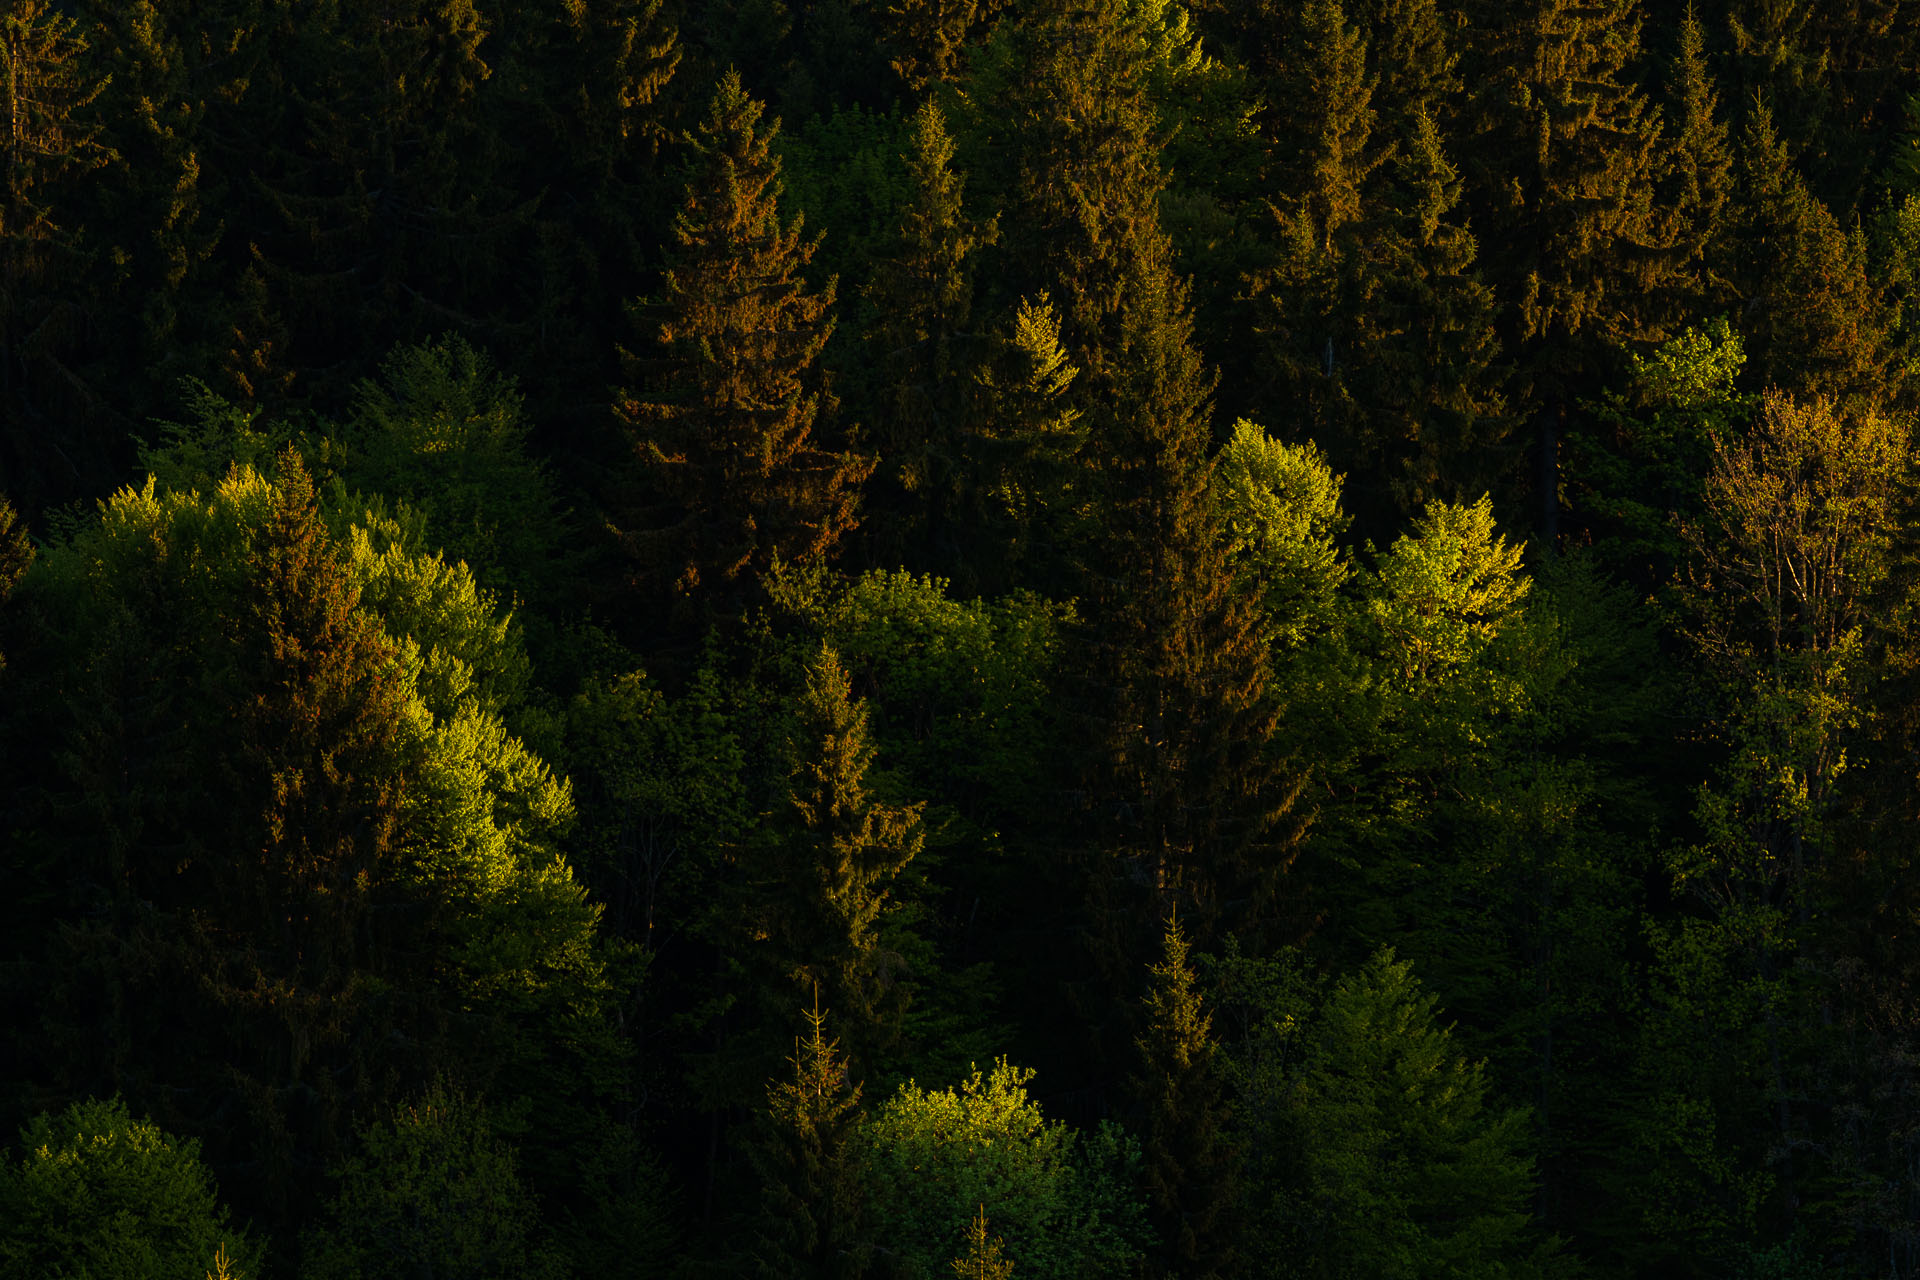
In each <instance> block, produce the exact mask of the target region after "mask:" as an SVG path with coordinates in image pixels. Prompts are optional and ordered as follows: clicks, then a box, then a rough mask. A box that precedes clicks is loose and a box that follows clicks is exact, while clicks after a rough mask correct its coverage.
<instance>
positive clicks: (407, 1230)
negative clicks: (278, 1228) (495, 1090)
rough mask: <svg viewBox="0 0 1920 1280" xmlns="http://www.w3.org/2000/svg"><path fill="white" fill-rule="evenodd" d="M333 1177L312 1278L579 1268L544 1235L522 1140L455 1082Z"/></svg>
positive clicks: (306, 1250)
mask: <svg viewBox="0 0 1920 1280" xmlns="http://www.w3.org/2000/svg"><path fill="white" fill-rule="evenodd" d="M333 1180H334V1189H333V1193H332V1195H331V1196H330V1197H329V1198H328V1201H327V1206H326V1214H325V1221H324V1223H323V1225H321V1226H319V1227H317V1228H315V1229H314V1230H313V1231H312V1232H311V1233H310V1234H309V1235H308V1236H307V1238H306V1240H305V1242H304V1247H303V1249H302V1253H303V1255H304V1257H303V1265H302V1267H301V1275H302V1276H303V1277H307V1278H308V1280H360V1278H361V1277H372V1276H388V1275H396V1274H399V1275H410V1274H431V1275H435V1276H445V1277H448V1278H449V1280H494V1278H496V1277H497V1278H498V1280H507V1278H508V1277H522V1276H525V1277H535V1278H540V1280H544V1278H546V1277H555V1278H557V1277H561V1276H564V1275H566V1274H567V1269H566V1267H565V1264H564V1262H563V1261H562V1260H561V1256H560V1255H559V1254H558V1253H557V1252H556V1251H555V1250H554V1248H553V1247H552V1245H551V1244H549V1243H548V1242H547V1241H546V1240H544V1239H543V1238H542V1237H543V1233H542V1231H541V1229H540V1225H539V1210H538V1206H537V1205H536V1204H535V1202H534V1200H533V1198H532V1196H531V1195H530V1194H529V1193H528V1192H527V1190H526V1189H525V1187H523V1186H522V1184H521V1181H520V1177H519V1174H518V1172H517V1171H516V1168H515V1160H514V1153H513V1149H512V1148H511V1147H510V1146H508V1145H507V1144H506V1143H504V1142H502V1141H501V1140H500V1138H499V1137H498V1136H496V1134H495V1133H494V1131H493V1128H492V1126H491V1125H490V1124H489V1123H488V1120H487V1115H486V1112H485V1111H484V1110H483V1109H482V1108H481V1107H480V1106H479V1105H478V1104H477V1103H474V1102H472V1101H470V1100H468V1099H466V1098H465V1097H463V1096H461V1095H460V1094H458V1093H456V1092H453V1091H452V1090H450V1089H448V1088H447V1087H446V1086H444V1085H436V1086H434V1087H433V1088H432V1089H430V1090H428V1092H427V1093H426V1094H425V1095H424V1096H423V1097H422V1098H421V1099H420V1100H419V1101H418V1102H416V1103H412V1104H409V1105H403V1106H401V1107H400V1108H398V1109H397V1110H395V1112H394V1113H393V1118H392V1119H391V1120H390V1121H376V1122H374V1123H373V1124H370V1125H368V1126H367V1127H366V1128H364V1129H362V1130H361V1131H360V1138H359V1150H358V1151H356V1152H355V1153H354V1154H353V1155H351V1156H349V1157H347V1159H346V1160H344V1161H343V1162H342V1163H341V1164H340V1165H339V1167H338V1168H337V1169H336V1170H335V1171H334V1174H333Z"/></svg>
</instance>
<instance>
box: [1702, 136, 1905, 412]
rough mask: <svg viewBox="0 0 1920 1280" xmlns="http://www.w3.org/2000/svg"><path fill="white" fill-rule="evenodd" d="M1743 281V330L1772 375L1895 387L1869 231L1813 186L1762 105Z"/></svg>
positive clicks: (1752, 152)
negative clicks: (1845, 225)
mask: <svg viewBox="0 0 1920 1280" xmlns="http://www.w3.org/2000/svg"><path fill="white" fill-rule="evenodd" d="M1740 194H1741V197H1742V198H1741V201H1740V203H1741V207H1742V208H1741V218H1740V222H1739V225H1738V226H1737V228H1736V229H1735V233H1734V234H1735V237H1736V251H1737V270H1738V275H1737V277H1736V282H1737V283H1738V285H1739V287H1740V291H1741V293H1742V294H1744V295H1745V296H1746V298H1747V300H1748V302H1747V306H1746V308H1745V309H1744V313H1743V321H1744V323H1743V326H1742V327H1743V328H1744V329H1746V330H1747V332H1748V333H1749V334H1750V335H1751V356H1752V361H1753V367H1754V370H1755V372H1756V373H1758V374H1759V375H1760V376H1761V378H1762V379H1763V380H1764V381H1765V383H1767V384H1769V385H1772V386H1777V387H1780V388H1782V389H1783V390H1787V391H1791V392H1796V393H1810V394H1815V395H1825V396H1844V395H1866V396H1883V395H1886V394H1888V393H1889V392H1891V391H1893V390H1895V389H1896V387H1897V383H1898V374H1897V371H1896V370H1894V369H1892V368H1890V367H1889V366H1890V363H1891V361H1890V352H1889V351H1888V342H1887V317H1886V314H1885V309H1884V307H1883V304H1882V301H1881V297H1880V291H1879V289H1878V288H1877V287H1876V286H1875V283H1874V280H1873V278H1872V276H1871V275H1870V273H1869V270H1868V264H1867V249H1866V240H1865V237H1864V236H1863V235H1862V234H1861V232H1860V230H1859V229H1858V228H1857V227H1856V228H1854V229H1853V230H1851V231H1848V230H1843V229H1842V228H1841V225H1840V222H1839V219H1837V218H1836V217H1834V215H1833V213H1832V212H1831V211H1830V210H1829V209H1828V208H1827V207H1826V205H1824V204H1823V203H1821V201H1820V198H1819V197H1818V196H1816V195H1815V194H1814V193H1813V192H1812V191H1811V190H1810V189H1809V188H1808V186H1807V183H1806V180H1805V179H1804V178H1803V177H1802V176H1801V174H1800V172H1799V170H1798V168H1797V167H1796V166H1795V165H1794V163H1793V161H1792V159H1791V158H1790V157H1789V155H1788V153H1787V144H1786V142H1785V141H1784V140H1783V139H1782V138H1780V136H1779V135H1778V134H1777V133H1776V132H1775V131H1774V127H1773V113H1772V111H1771V110H1770V109H1769V108H1768V107H1767V105H1766V104H1765V103H1759V104H1756V105H1755V107H1754V109H1753V112H1752V114H1751V115H1750V117H1749V118H1748V121H1747V127H1746V129H1745V130H1744V132H1743V135H1742V138H1741V146H1740Z"/></svg>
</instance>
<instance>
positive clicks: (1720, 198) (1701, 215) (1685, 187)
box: [1664, 10, 1734, 327]
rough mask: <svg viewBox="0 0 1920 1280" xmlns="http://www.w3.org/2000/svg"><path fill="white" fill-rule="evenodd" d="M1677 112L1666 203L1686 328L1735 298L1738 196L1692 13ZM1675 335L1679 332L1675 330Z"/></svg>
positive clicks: (1680, 60)
mask: <svg viewBox="0 0 1920 1280" xmlns="http://www.w3.org/2000/svg"><path fill="white" fill-rule="evenodd" d="M1671 77H1672V78H1671V84H1670V87H1669V89H1668V98H1669V100H1670V103H1671V106H1670V108H1669V111H1670V115H1671V119H1672V120H1673V122H1674V124H1673V128H1672V142H1671V144H1670V145H1669V147H1668V149H1667V153H1668V154H1667V168H1668V180H1667V184H1666V185H1667V187H1668V188H1669V190H1670V194H1668V195H1667V196H1666V198H1665V201H1664V203H1665V204H1666V207H1667V215H1668V217H1670V218H1671V219H1672V220H1673V224H1674V225H1673V227H1672V230H1671V232H1670V233H1669V235H1668V237H1666V238H1668V239H1670V240H1671V241H1672V243H1673V247H1674V259H1675V265H1676V268H1677V271H1678V273H1679V274H1678V276H1677V278H1676V279H1674V280H1673V281H1672V282H1671V284H1670V285H1669V289H1670V290H1671V292H1672V293H1673V294H1674V295H1677V297H1678V298H1679V299H1680V300H1681V302H1680V305H1681V308H1682V309H1683V310H1684V312H1685V314H1684V315H1682V316H1680V317H1677V318H1678V319H1679V321H1680V322H1681V323H1685V322H1687V321H1689V320H1693V319H1696V318H1697V317H1698V316H1699V315H1700V313H1701V312H1702V311H1703V310H1704V309H1705V308H1706V307H1707V306H1709V305H1711V304H1713V303H1715V302H1718V301H1722V300H1724V299H1725V298H1726V296H1727V290H1728V284H1727V280H1726V271H1727V267H1728V263H1727V262H1726V257H1727V243H1726V240H1727V232H1728V214H1729V210H1728V207H1727V205H1728V201H1729V200H1730V199H1731V197H1732V195H1733V178H1734V174H1733V146H1732V144H1731V142H1730V141H1729V139H1728V135H1727V126H1726V123H1725V121H1723V120H1721V119H1720V118H1719V114H1718V109H1719V98H1718V95H1717V94H1716V93H1715V91H1714V82H1713V73H1712V71H1711V70H1709V69H1708V67H1707V56H1706V32H1705V30H1704V29H1703V28H1702V27H1701V25H1700V23H1699V21H1698V20H1697V19H1696V18H1695V17H1694V15H1693V13H1692V11H1691V10H1689V11H1688V13H1687V16H1686V19H1685V21H1683V22H1682V23H1681V25H1680V43H1679V47H1678V49H1677V50H1676V51H1675V55H1674V60H1673V69H1672V72H1671ZM1668 327H1673V326H1672V325H1671V324H1669V326H1668Z"/></svg>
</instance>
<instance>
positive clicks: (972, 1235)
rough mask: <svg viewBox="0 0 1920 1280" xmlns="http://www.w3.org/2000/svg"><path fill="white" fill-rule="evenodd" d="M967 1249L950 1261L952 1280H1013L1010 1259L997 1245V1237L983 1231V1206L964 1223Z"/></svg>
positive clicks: (985, 1218)
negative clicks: (951, 1262)
mask: <svg viewBox="0 0 1920 1280" xmlns="http://www.w3.org/2000/svg"><path fill="white" fill-rule="evenodd" d="M966 1239H967V1250H966V1252H965V1253H963V1254H962V1255H960V1256H959V1257H958V1258H955V1259H954V1260H953V1274H954V1276H955V1277H956V1280H1013V1262H1012V1260H1011V1259H1009V1258H1008V1257H1007V1256H1006V1253H1005V1252H1004V1250H1003V1249H1002V1247H1001V1242H1000V1237H999V1236H990V1235H988V1234H987V1207H986V1206H985V1205H981V1206H980V1211H979V1212H978V1213H976V1214H974V1215H973V1221H972V1222H971V1223H969V1224H968V1225H967V1237H966Z"/></svg>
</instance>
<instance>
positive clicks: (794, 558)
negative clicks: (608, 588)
mask: <svg viewBox="0 0 1920 1280" xmlns="http://www.w3.org/2000/svg"><path fill="white" fill-rule="evenodd" d="M763 110H764V108H763V107H762V106H761V104H760V103H759V102H757V101H755V100H754V99H753V98H752V97H750V96H749V95H748V94H747V92H746V90H745V89H744V88H742V87H741V83H740V77H739V76H738V75H737V74H735V73H731V72H730V73H728V75H727V76H726V77H724V78H723V79H722V80H721V82H720V85H719V88H718V89H717V90H716V92H715V95H714V98H713V101H712V104H711V105H710V107H709V108H708V111H707V115H706V118H705V119H704V120H703V121H702V122H701V124H700V127H699V129H698V131H697V132H696V133H695V134H694V135H693V136H692V137H691V138H690V140H689V145H690V146H691V147H692V149H693V156H694V164H693V167H692V168H690V170H689V173H688V185H687V194H686V199H685V201H684V202H683V205H682V208H681V211H680V214H679V216H678V217H677V218H676V219H675V223H674V241H675V245H676V248H677V253H676V255H675V261H674V265H673V267H672V269H671V270H669V271H668V272H667V274H666V279H665V284H664V289H663V296H662V299H661V302H660V304H659V307H658V308H657V312H656V315H657V326H656V327H655V335H656V336H657V344H658V356H657V359H653V360H651V361H650V362H649V361H638V360H634V359H632V358H628V359H627V364H628V372H629V376H630V377H636V378H637V380H638V381H640V382H642V383H643V384H644V385H642V386H635V387H630V388H629V389H627V390H625V391H622V392H621V393H620V394H619V396H618V398H617V400H616V402H615V406H614V408H615V412H616V414H617V415H618V416H619V418H620V420H621V421H622V422H623V423H624V424H625V426H626V428H627V430H628V432H629V438H630V440H631V442H632V445H633V450H634V455H635V458H636V460H637V461H638V464H639V475H638V477H637V478H638V480H639V482H640V483H641V485H642V486H643V488H642V491H641V492H640V494H639V495H637V496H636V498H635V499H634V500H630V501H628V502H627V503H625V504H624V505H625V506H626V509H627V510H628V511H630V512H632V513H633V514H632V516H630V517H623V519H622V523H623V525H624V532H623V535H622V536H623V540H624V542H625V544H626V545H627V547H628V549H629V550H630V551H631V552H632V553H633V554H634V555H635V556H636V557H637V560H638V564H639V572H640V574H641V576H642V577H643V578H645V579H647V580H649V581H652V582H653V583H654V584H655V585H657V586H664V587H667V588H669V589H670V591H671V592H673V593H675V594H677V595H680V596H682V597H685V596H687V595H688V594H689V593H692V592H694V591H695V590H696V589H697V588H699V587H700V586H701V584H703V583H705V584H707V586H708V587H710V588H712V589H714V590H718V591H723V592H724V591H738V590H739V589H740V587H741V586H742V585H745V583H746V582H750V581H751V580H752V579H754V578H756V577H757V576H758V575H759V574H761V573H764V572H765V571H766V570H768V569H769V568H771V567H772V566H773V565H774V564H776V563H787V564H805V563H809V562H811V561H813V560H815V559H818V558H820V557H823V556H825V555H826V554H828V553H829V552H830V551H831V550H832V549H833V547H834V545H835V544H836V543H837V542H838V541H839V540H840V538H841V536H842V535H843V534H844V533H845V532H846V531H847V530H848V529H849V528H850V527H851V526H852V524H853V521H854V509H855V506H856V504H857V503H858V500H859V485H860V484H861V482H862V481H864V480H865V479H866V477H867V475H868V473H869V472H870V471H871V470H872V469H873V463H872V461H871V460H870V459H868V458H864V457H861V456H858V455H855V454H852V453H841V452H835V451H833V450H831V449H828V448H826V447H824V441H823V440H822V439H820V438H816V437H815V434H814V429H815V426H816V421H817V420H818V419H821V418H822V417H826V418H831V416H832V412H833V407H834V404H835V401H834V399H833V396H832V394H831V393H830V392H827V391H825V390H824V389H823V388H822V386H821V383H820V378H819V375H818V373H817V372H816V371H815V370H814V369H813V365H814V362H815V361H816V360H818V359H819V356H820V353H821V351H822V350H823V349H824V348H825V346H826V343H827V339H828V338H829V337H830V336H831V335H832V333H833V320H832V317H831V314H830V312H831V308H832V306H833V298H834V287H833V282H832V281H829V282H828V283H827V285H826V286H825V288H824V289H822V290H821V291H819V292H817V293H815V292H812V291H810V290H808V289H807V288H806V287H805V285H804V283H803V281H802V279H801V278H800V276H801V273H802V272H803V271H804V270H805V268H806V266H807V263H808V262H809V261H810V260H811V258H812V257H813V253H814V251H815V249H816V248H817V247H818V244H819V241H818V240H817V239H815V240H812V241H808V240H805V239H803V238H802V234H801V220H800V219H799V218H798V217H796V218H794V219H793V220H792V221H790V222H789V221H785V220H783V219H782V217H781V215H780V211H779V207H778V200H779V195H780V190H781V187H780V161H779V160H778V158H777V157H775V156H774V155H773V153H772V151H771V150H770V145H771V142H772V139H773V138H774V136H775V135H777V133H778V132H779V127H778V124H777V123H776V124H775V125H773V126H772V127H771V128H761V127H760V117H761V114H762V112H763ZM743 575H744V578H743Z"/></svg>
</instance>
